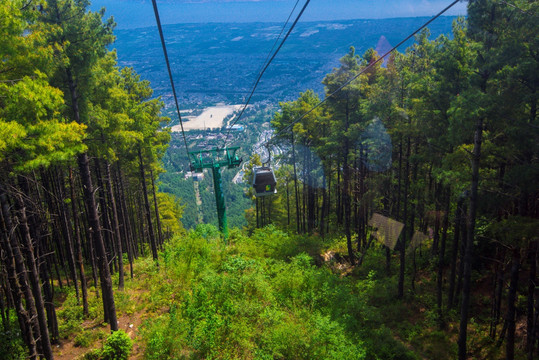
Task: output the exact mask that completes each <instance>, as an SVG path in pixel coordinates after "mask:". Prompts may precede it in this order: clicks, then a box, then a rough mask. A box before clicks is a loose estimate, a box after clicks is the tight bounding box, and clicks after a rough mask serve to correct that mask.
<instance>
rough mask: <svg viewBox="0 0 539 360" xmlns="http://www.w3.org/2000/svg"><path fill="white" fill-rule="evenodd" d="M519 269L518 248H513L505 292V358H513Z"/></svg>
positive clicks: (508, 359) (509, 359)
mask: <svg viewBox="0 0 539 360" xmlns="http://www.w3.org/2000/svg"><path fill="white" fill-rule="evenodd" d="M519 270H520V248H515V249H513V256H512V258H511V282H510V285H509V292H508V294H507V317H506V319H505V321H506V322H507V342H506V343H505V359H506V360H513V359H514V358H515V329H516V326H515V325H516V319H515V317H516V307H515V301H516V298H517V290H518V272H519Z"/></svg>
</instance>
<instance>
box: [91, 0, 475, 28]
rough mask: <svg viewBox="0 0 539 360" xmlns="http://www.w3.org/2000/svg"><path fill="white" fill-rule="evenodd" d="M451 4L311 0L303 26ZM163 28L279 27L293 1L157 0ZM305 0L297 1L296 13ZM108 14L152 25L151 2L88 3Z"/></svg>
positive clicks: (126, 23) (462, 10)
mask: <svg viewBox="0 0 539 360" xmlns="http://www.w3.org/2000/svg"><path fill="white" fill-rule="evenodd" d="M451 2H452V1H451V0H311V2H310V4H309V6H308V7H307V10H306V11H305V13H304V14H303V17H302V20H303V21H319V20H343V19H380V18H393V17H414V16H430V15H434V14H436V13H438V12H439V11H440V10H442V9H443V8H445V7H446V6H447V5H449V4H450V3H451ZM157 3H158V6H159V12H160V15H161V21H162V22H163V23H164V24H175V23H201V22H258V21H265V22H268V21H270V22H282V21H284V20H286V18H287V17H288V14H289V13H290V11H291V10H292V8H293V7H294V4H295V3H296V0H158V1H157ZM304 3H305V0H300V1H299V4H298V9H297V10H296V12H297V11H298V10H299V8H301V6H303V4H304ZM466 5H467V2H466V1H462V2H460V3H458V4H456V5H455V6H454V7H453V8H452V9H451V10H450V11H448V12H447V13H446V15H465V14H466ZM101 7H105V8H107V13H106V16H107V17H108V16H111V15H112V16H114V19H115V20H116V23H117V24H118V26H117V28H119V29H125V28H137V27H145V26H152V25H154V23H155V20H154V17H153V9H152V2H151V0H92V5H91V8H92V9H94V10H95V9H99V8H101Z"/></svg>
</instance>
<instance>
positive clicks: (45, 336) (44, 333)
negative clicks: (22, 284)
mask: <svg viewBox="0 0 539 360" xmlns="http://www.w3.org/2000/svg"><path fill="white" fill-rule="evenodd" d="M16 199H17V206H18V208H19V209H18V210H19V221H20V229H21V236H22V239H23V243H24V247H25V254H26V264H27V266H28V268H29V269H28V274H29V278H30V285H31V287H32V293H33V295H34V303H35V305H34V306H35V308H36V313H37V321H38V324H39V333H40V338H41V350H42V351H43V355H44V356H45V359H47V360H50V359H53V358H54V356H53V354H52V347H51V340H50V336H49V329H48V327H47V318H46V316H45V303H44V302H43V295H42V293H41V284H40V280H39V273H38V271H37V264H36V257H35V256H34V246H33V244H32V238H31V237H30V229H29V228H28V222H27V218H26V208H25V206H24V202H23V199H22V195H20V194H18V195H17V196H16ZM16 256H17V255H16Z"/></svg>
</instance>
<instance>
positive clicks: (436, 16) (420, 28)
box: [266, 0, 460, 144]
mask: <svg viewBox="0 0 539 360" xmlns="http://www.w3.org/2000/svg"><path fill="white" fill-rule="evenodd" d="M459 1H460V0H455V1H453V2H452V3H451V4H449V5H448V6H447V7H446V8H445V9H443V10H442V11H440V12H439V13H438V14H436V15H435V16H434V17H432V18H431V19H430V20H429V21H427V22H426V23H424V24H423V25H421V26H420V27H419V28H418V29H417V30H415V31H414V32H413V33H411V34H410V35H408V36H407V37H406V38H405V39H404V40H402V41H401V42H399V43H398V44H397V45H395V46H394V47H393V48H391V50H389V51H387V52H386V53H385V54H384V55H382V56H381V57H379V58H378V59H377V60H376V61H373V62H371V63H370V64H369V65H367V66H366V67H365V68H364V69H363V70H361V71H360V72H359V73H358V74H357V75H355V76H353V77H352V78H350V79H349V80H347V81H346V82H345V83H344V84H342V85H341V86H339V87H338V88H337V90H335V91H333V92H332V93H331V94H329V95H327V96H326V97H325V98H324V99H323V100H322V101H320V102H319V103H318V104H316V105H315V106H314V107H312V108H311V109H310V110H309V111H307V112H306V113H304V114H302V115H301V116H300V117H299V118H297V119H296V120H293V121H292V122H291V123H290V124H288V125H287V126H285V127H284V128H282V129H281V130H279V131H278V132H277V133H275V134H274V135H273V136H272V137H271V138H270V139H269V140H268V141H267V142H266V143H267V144H270V143H271V141H272V140H273V139H275V138H277V136H279V134H281V133H283V132H284V131H286V130H288V129H290V127H291V126H293V125H294V124H296V123H298V122H299V121H301V120H303V119H304V118H305V116H307V115H309V114H310V113H312V112H313V111H314V110H316V109H317V108H319V107H320V106H321V105H322V104H324V103H325V102H326V101H327V100H328V99H329V98H331V97H332V96H334V95H335V94H337V93H338V92H340V91H341V90H342V89H344V88H345V87H346V86H348V85H349V84H350V83H351V82H352V81H354V80H355V79H357V78H358V77H359V76H361V75H362V74H363V73H365V72H366V71H368V70H369V69H370V68H372V67H373V66H374V65H376V64H378V63H379V62H380V61H382V60H383V59H384V58H385V57H386V56H387V55H389V54H391V53H392V52H393V51H395V50H396V49H397V48H398V47H400V46H401V45H402V44H404V43H405V42H406V41H408V40H410V39H411V38H412V37H413V36H415V35H416V34H417V33H418V32H420V31H421V30H423V29H424V28H425V27H427V26H428V25H429V24H430V23H431V22H433V21H434V20H436V19H437V18H439V17H440V16H441V15H443V14H444V13H445V12H446V11H447V10H449V9H451V8H452V7H453V6H454V5H456V4H457V3H458V2H459Z"/></svg>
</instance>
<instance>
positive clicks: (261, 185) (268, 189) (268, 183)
mask: <svg viewBox="0 0 539 360" xmlns="http://www.w3.org/2000/svg"><path fill="white" fill-rule="evenodd" d="M275 185H277V180H275V175H274V174H273V170H272V169H271V168H269V167H259V168H254V169H253V188H254V189H255V196H256V197H260V196H268V195H273V194H276V193H277V189H276V188H275Z"/></svg>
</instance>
